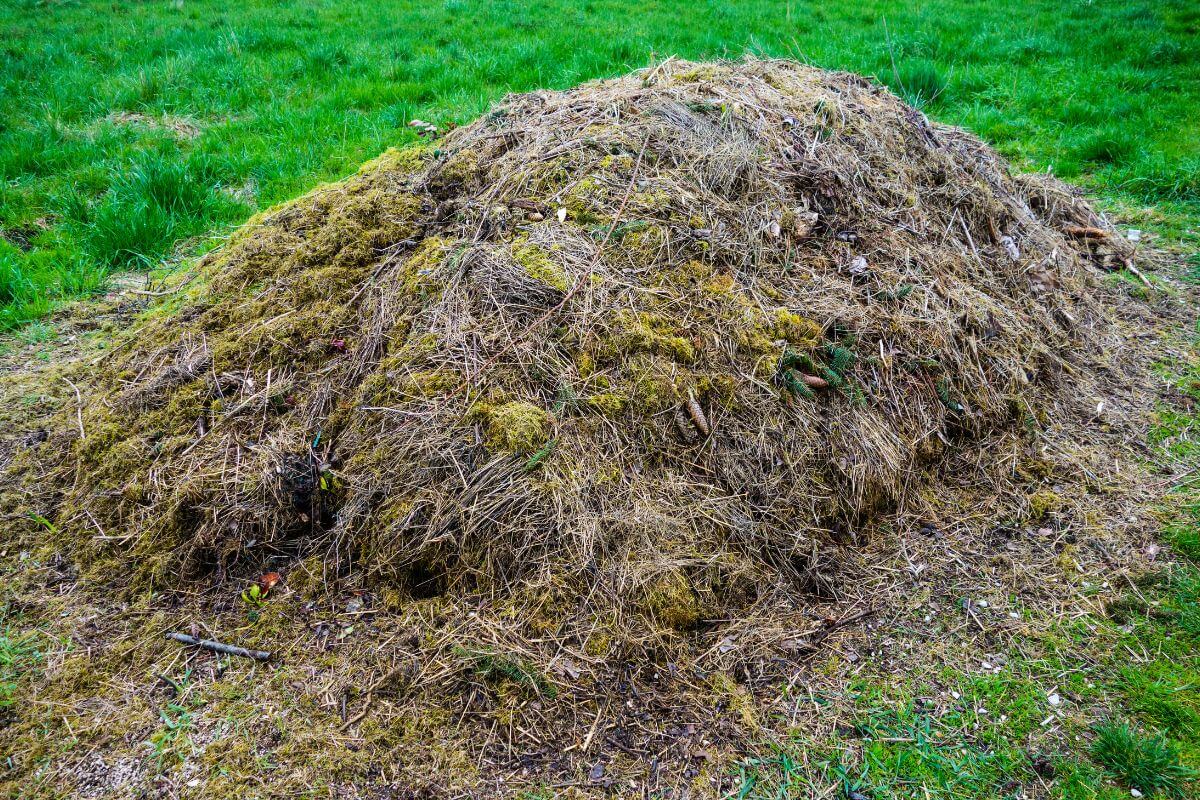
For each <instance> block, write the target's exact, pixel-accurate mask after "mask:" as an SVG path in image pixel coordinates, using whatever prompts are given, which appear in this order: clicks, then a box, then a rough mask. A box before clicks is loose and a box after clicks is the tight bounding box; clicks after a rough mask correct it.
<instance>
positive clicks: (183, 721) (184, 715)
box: [150, 702, 192, 769]
mask: <svg viewBox="0 0 1200 800" xmlns="http://www.w3.org/2000/svg"><path fill="white" fill-rule="evenodd" d="M158 715H159V718H160V719H161V720H162V727H161V728H159V729H158V730H156V731H155V732H154V733H152V734H150V746H151V748H153V750H154V760H155V762H156V763H157V764H158V766H159V768H160V769H161V768H164V767H171V766H174V765H176V764H181V763H183V761H184V760H185V759H186V758H187V755H188V752H187V751H188V750H190V749H191V739H190V738H189V736H188V733H189V732H190V731H191V729H192V712H191V711H189V710H188V709H187V708H185V707H184V706H182V705H180V704H179V703H177V702H172V703H168V704H167V707H166V708H163V709H160V710H159V712H158Z"/></svg>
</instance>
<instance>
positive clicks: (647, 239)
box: [621, 201, 670, 265]
mask: <svg viewBox="0 0 1200 800" xmlns="http://www.w3.org/2000/svg"><path fill="white" fill-rule="evenodd" d="M648 202H649V201H648ZM669 240H670V237H669V236H668V234H667V231H666V229H665V228H663V227H662V226H661V225H645V226H642V227H639V228H638V229H637V230H634V231H631V232H630V233H627V234H625V235H624V236H623V237H621V249H622V250H623V251H625V253H626V254H627V255H628V256H629V257H630V259H632V260H633V262H634V263H635V264H639V265H648V264H653V263H654V262H656V261H657V260H658V257H659V255H660V254H661V253H662V252H664V250H665V249H666V246H667V242H668V241H669Z"/></svg>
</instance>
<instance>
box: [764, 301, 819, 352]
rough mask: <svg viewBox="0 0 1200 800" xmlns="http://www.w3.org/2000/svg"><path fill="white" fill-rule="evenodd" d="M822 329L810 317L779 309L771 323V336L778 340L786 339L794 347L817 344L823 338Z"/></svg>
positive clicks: (776, 310)
mask: <svg viewBox="0 0 1200 800" xmlns="http://www.w3.org/2000/svg"><path fill="white" fill-rule="evenodd" d="M821 332H822V328H821V326H820V325H818V324H817V323H816V322H814V321H813V320H811V319H809V318H808V317H802V316H800V315H799V314H797V313H795V312H793V311H789V310H787V309H786V308H777V309H775V311H774V319H773V320H772V323H771V335H772V336H774V337H775V338H776V339H784V340H786V341H788V342H789V343H791V344H794V345H809V344H815V343H816V341H817V340H818V339H820V338H821Z"/></svg>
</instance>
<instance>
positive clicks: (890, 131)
mask: <svg viewBox="0 0 1200 800" xmlns="http://www.w3.org/2000/svg"><path fill="white" fill-rule="evenodd" d="M1080 229H1095V230H1097V231H1099V232H1100V233H1099V234H1098V235H1080V233H1079V230H1080ZM1128 257H1129V251H1128V249H1127V248H1126V246H1125V245H1124V244H1123V243H1122V242H1121V241H1120V240H1119V238H1118V237H1117V236H1116V235H1115V234H1114V233H1111V232H1109V231H1108V230H1107V225H1106V224H1105V223H1104V221H1103V220H1102V219H1100V218H1098V217H1097V216H1096V215H1095V214H1094V213H1093V212H1092V211H1091V209H1090V208H1088V206H1087V205H1086V204H1085V203H1083V202H1082V201H1080V200H1079V199H1078V198H1077V197H1076V196H1075V195H1074V194H1073V193H1072V192H1071V191H1069V190H1068V189H1066V188H1065V187H1064V186H1062V185H1061V184H1058V183H1057V182H1056V181H1053V180H1051V179H1049V178H1046V177H1042V176H1015V175H1013V174H1012V173H1011V171H1010V169H1009V168H1008V166H1007V165H1006V164H1005V163H1004V161H1003V160H1002V159H1001V158H999V157H998V156H997V155H996V154H995V153H994V152H992V151H991V150H990V149H989V148H987V147H986V146H984V145H983V144H982V143H980V142H979V141H978V140H977V139H975V138H974V137H973V136H971V135H969V134H967V133H964V132H962V131H960V130H956V129H952V128H948V127H945V126H941V125H936V124H932V123H930V122H928V121H927V120H926V119H925V118H924V117H923V116H922V115H921V114H920V113H918V112H916V111H914V110H913V109H911V108H909V107H907V106H905V105H904V104H903V103H901V102H900V101H899V100H897V99H896V98H895V97H894V96H892V95H891V94H889V93H888V92H886V91H885V90H883V89H881V88H879V87H878V86H875V85H873V84H871V83H869V82H868V81H866V80H864V79H862V78H859V77H857V76H852V75H847V74H835V73H827V72H822V71H819V70H815V69H810V68H806V67H802V66H798V65H796V64H792V63H788V62H779V61H748V62H744V63H739V64H699V65H698V64H688V63H684V62H679V61H669V62H667V63H665V64H662V65H659V66H657V67H655V68H653V69H650V70H647V71H643V72H639V73H635V74H633V75H630V76H627V77H623V78H619V79H616V80H611V81H606V82H601V83H594V84H589V85H586V86H583V87H581V88H579V89H577V90H574V91H570V92H561V93H550V92H539V93H533V94H528V95H522V96H517V97H513V98H510V99H509V100H507V101H506V102H505V103H503V104H502V105H500V106H499V107H498V108H496V109H495V110H494V111H492V112H491V113H489V114H488V115H486V116H485V117H484V118H482V119H480V120H479V121H478V122H476V123H474V124H471V125H469V126H466V127H463V128H460V129H457V130H454V131H453V132H451V133H450V134H449V135H448V136H446V137H445V138H444V139H443V140H440V141H438V142H436V143H435V144H434V145H430V146H424V147H417V148H410V149H407V150H401V151H390V152H388V153H386V154H385V155H383V156H382V157H380V158H379V159H377V160H376V161H374V162H371V163H370V164H368V165H366V166H364V167H363V169H362V170H360V171H359V173H358V174H356V175H354V176H353V177H351V178H349V179H347V180H345V181H343V182H340V183H337V184H333V185H330V186H325V187H322V188H319V189H317V190H315V191H314V192H312V193H310V194H308V195H307V196H305V197H303V198H300V199H299V200H296V201H294V202H291V203H288V204H286V205H284V206H281V207H278V208H276V209H273V210H271V211H269V212H266V213H264V214H262V215H260V216H258V217H256V218H255V219H254V220H252V221H251V222H250V223H249V224H247V225H246V226H245V227H244V228H242V229H241V230H240V231H239V232H238V233H237V234H236V235H235V236H234V237H233V239H232V240H231V241H230V242H229V243H228V244H227V245H226V246H224V247H222V248H220V249H219V250H217V251H215V252H213V253H211V254H209V255H208V256H206V257H205V258H204V259H202V260H201V261H200V263H199V264H198V265H197V266H196V267H195V270H194V272H193V273H192V274H190V275H188V276H187V278H186V279H185V280H182V281H180V283H179V284H178V285H177V290H176V292H175V293H174V294H172V295H170V296H168V297H165V298H163V299H162V300H161V301H160V302H159V303H158V304H157V305H156V306H155V307H154V308H152V309H151V310H150V311H148V312H147V313H146V314H145V315H143V317H142V318H141V319H140V320H139V321H138V323H137V324H136V325H135V326H134V328H133V329H132V330H131V331H130V332H129V333H128V334H126V335H125V336H124V338H123V339H122V340H121V341H120V342H119V343H118V344H117V345H116V346H115V347H114V348H113V352H112V353H111V354H110V355H108V356H107V357H106V358H104V359H103V360H102V361H101V362H100V363H99V364H98V365H97V366H96V367H95V368H93V369H90V370H87V371H83V370H76V371H75V372H76V373H78V374H77V375H73V376H72V380H74V381H75V383H76V384H77V385H78V386H79V389H80V391H81V393H82V398H83V399H82V401H81V405H82V406H83V409H82V412H81V413H79V414H78V416H77V414H76V409H75V408H74V406H72V407H71V408H70V409H69V410H67V411H64V413H63V415H62V416H61V418H60V420H59V422H60V424H58V425H57V426H56V428H55V430H53V431H51V434H50V436H49V439H48V440H47V441H45V442H39V443H36V444H34V445H31V446H30V447H29V448H27V449H25V450H23V451H22V452H20V453H18V454H17V455H16V456H15V459H14V463H13V467H12V468H11V472H12V476H13V478H12V479H11V480H10V483H11V487H10V489H9V491H8V492H7V494H6V500H5V503H6V505H7V507H8V509H7V510H8V511H9V512H16V513H20V514H22V515H25V516H28V515H29V514H36V515H37V517H38V518H42V519H44V520H46V522H47V525H46V526H43V527H44V528H45V530H41V531H39V532H38V539H39V541H41V542H42V543H43V544H44V545H47V546H51V547H54V548H59V547H62V548H65V549H67V550H68V551H69V552H71V553H72V554H73V555H74V557H75V558H76V559H77V560H78V561H79V562H80V563H82V564H83V565H84V568H85V570H86V571H88V572H89V573H90V574H91V575H92V576H93V577H94V578H97V579H102V580H105V581H110V582H115V583H119V584H121V585H123V586H126V587H136V588H138V589H144V588H146V587H160V588H180V587H185V586H187V585H189V584H190V583H192V582H195V581H198V580H205V581H212V580H216V581H220V580H224V579H225V578H227V577H228V576H229V575H231V574H233V575H254V574H257V572H258V571H261V570H262V569H264V568H265V567H267V566H270V567H271V568H278V567H280V566H281V565H282V566H283V571H284V572H285V574H286V573H287V569H288V566H289V565H290V564H293V563H296V562H297V561H299V560H301V559H305V558H312V557H319V558H321V559H323V560H324V562H325V563H326V564H327V565H328V567H329V568H330V569H329V570H328V572H327V575H328V576H331V577H333V578H335V579H337V580H341V581H347V582H359V581H361V582H367V583H371V584H372V585H375V586H382V587H391V589H392V590H394V591H396V592H398V596H399V597H400V602H404V601H405V600H408V599H419V598H427V597H431V596H441V597H445V598H448V599H452V600H455V601H462V602H468V603H470V604H473V605H474V606H476V607H479V608H485V607H486V608H487V609H490V611H489V612H488V613H491V614H493V616H494V618H496V619H510V620H521V621H522V624H528V625H530V626H533V627H537V626H538V625H540V626H541V629H542V630H550V631H553V633H554V635H555V636H556V637H559V639H560V640H561V639H564V638H567V637H574V639H573V640H574V641H575V642H576V644H579V646H581V647H587V648H591V647H593V646H594V647H596V648H600V647H604V648H607V647H608V646H609V645H608V644H607V643H608V642H609V641H610V640H613V639H614V638H615V639H617V640H619V645H620V647H621V648H624V651H625V652H627V653H635V652H636V653H647V652H650V651H652V650H653V648H655V647H657V646H661V644H662V643H663V642H664V641H673V640H674V638H673V637H677V636H678V634H677V633H676V632H677V631H681V630H690V629H694V628H696V627H697V626H699V625H704V624H709V623H710V622H712V621H716V623H713V624H717V623H720V622H721V621H725V620H730V619H735V618H742V619H749V618H752V617H754V616H755V615H757V616H758V617H763V616H764V615H765V616H769V609H771V608H777V607H789V608H794V607H796V605H797V604H803V603H804V602H805V598H806V597H831V596H832V597H836V596H838V595H839V594H840V593H842V592H844V591H845V585H846V582H847V581H848V580H851V579H852V576H853V570H854V566H853V564H854V561H855V559H854V556H853V552H854V546H855V545H860V544H863V543H865V542H867V541H868V540H869V539H870V537H871V536H872V535H873V534H874V533H875V532H877V531H879V530H881V529H890V528H892V527H893V526H900V525H903V524H911V523H912V522H913V521H914V520H920V519H937V518H938V517H939V515H940V514H941V513H942V512H944V511H945V510H946V509H947V508H954V506H955V504H956V503H957V504H959V505H962V504H966V503H970V502H974V500H975V498H978V497H980V496H986V497H987V498H989V501H988V502H991V503H993V504H994V507H993V508H990V509H989V510H988V513H989V515H990V516H992V517H996V518H1000V517H1003V516H1005V515H1009V516H1010V517H1011V518H1012V519H1022V518H1025V519H1028V518H1032V517H1033V516H1036V515H1045V514H1047V513H1051V512H1053V510H1054V507H1055V504H1054V503H1053V502H1050V500H1048V499H1047V497H1046V496H1033V495H1034V493H1035V490H1036V489H1037V483H1038V480H1037V479H1036V478H1035V479H1028V478H1027V477H1025V476H1024V475H1023V473H1022V470H1023V469H1024V467H1023V464H1025V463H1026V461H1028V459H1027V457H1026V456H1027V455H1028V454H1034V455H1033V456H1031V457H1034V458H1035V457H1036V453H1037V436H1038V430H1039V428H1040V427H1042V426H1043V425H1046V424H1048V423H1049V422H1051V421H1053V420H1054V419H1056V418H1061V417H1062V416H1063V415H1070V414H1079V415H1082V414H1085V413H1090V409H1091V406H1092V405H1094V401H1092V400H1091V398H1092V397H1093V395H1094V394H1095V392H1093V390H1092V387H1093V385H1094V384H1095V383H1097V382H1099V381H1105V382H1107V383H1108V384H1113V383H1116V384H1120V383H1121V382H1123V381H1128V380H1129V379H1128V377H1127V376H1125V375H1124V374H1123V373H1121V372H1120V370H1119V369H1117V368H1116V367H1113V366H1111V365H1109V364H1108V361H1109V357H1108V354H1107V351H1106V348H1108V347H1109V345H1110V339H1111V336H1112V334H1111V326H1110V323H1109V322H1108V320H1107V317H1106V312H1105V311H1104V308H1103V306H1102V303H1101V302H1100V300H1099V297H1098V294H1097V291H1098V288H1097V287H1098V278H1099V276H1100V274H1101V271H1102V270H1103V269H1105V268H1112V267H1114V266H1120V265H1121V264H1123V263H1125V259H1127V258H1128ZM968 483H969V484H970V489H969V490H968V488H967V486H966V485H967V484H968ZM1026 484H1029V488H1026ZM980 487H982V489H981V488H980ZM1027 496H1033V499H1029V500H1027V499H1026V498H1027ZM49 532H53V535H51V534H50V533H49ZM114 575H116V576H119V577H118V578H116V579H115V580H114V578H113V576H114ZM601 639H603V641H604V642H605V643H606V644H604V645H599V644H596V642H599V641H600V640H601ZM704 649H705V650H706V651H708V647H707V645H705V646H704ZM589 652H591V650H589Z"/></svg>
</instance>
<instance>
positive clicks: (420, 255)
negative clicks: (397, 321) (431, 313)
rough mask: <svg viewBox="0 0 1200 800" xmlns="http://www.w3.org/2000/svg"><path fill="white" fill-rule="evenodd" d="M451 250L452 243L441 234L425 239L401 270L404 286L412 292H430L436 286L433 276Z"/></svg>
mask: <svg viewBox="0 0 1200 800" xmlns="http://www.w3.org/2000/svg"><path fill="white" fill-rule="evenodd" d="M449 251H450V243H449V242H448V241H447V240H446V239H443V238H441V237H439V236H430V237H429V238H427V239H425V240H423V241H422V242H421V243H420V244H419V245H417V248H416V249H415V250H414V251H413V252H412V255H410V256H409V257H408V260H407V261H406V262H405V263H404V268H403V270H402V271H401V273H400V275H401V281H402V284H403V286H404V288H405V289H406V290H408V291H411V292H420V293H422V294H426V293H429V290H430V289H433V288H435V287H436V284H435V282H434V280H433V278H432V277H431V276H432V275H433V274H434V272H436V271H437V269H438V267H440V266H441V265H442V264H443V262H445V260H446V256H447V254H448V253H449Z"/></svg>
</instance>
